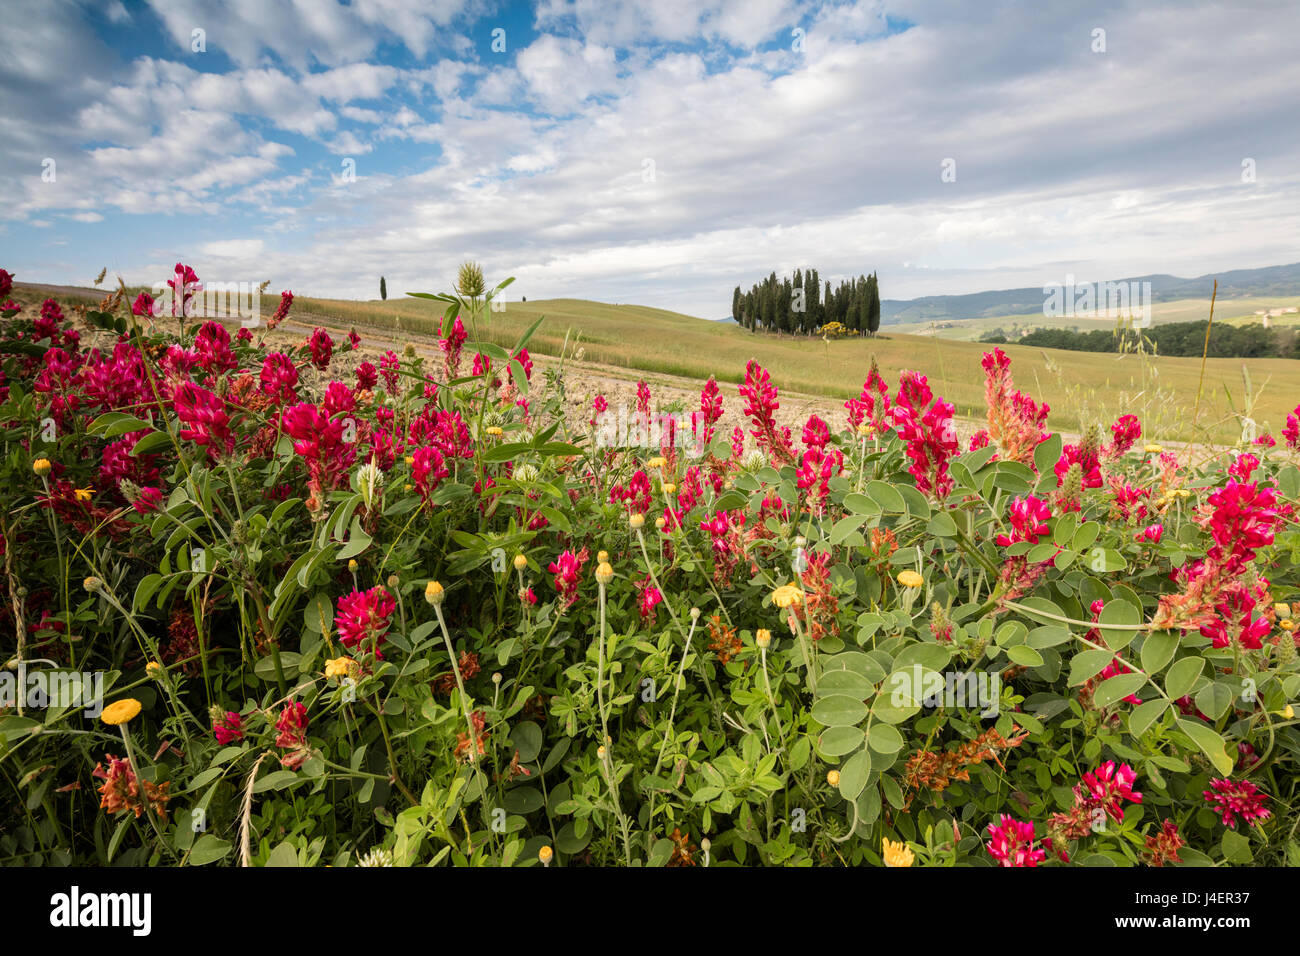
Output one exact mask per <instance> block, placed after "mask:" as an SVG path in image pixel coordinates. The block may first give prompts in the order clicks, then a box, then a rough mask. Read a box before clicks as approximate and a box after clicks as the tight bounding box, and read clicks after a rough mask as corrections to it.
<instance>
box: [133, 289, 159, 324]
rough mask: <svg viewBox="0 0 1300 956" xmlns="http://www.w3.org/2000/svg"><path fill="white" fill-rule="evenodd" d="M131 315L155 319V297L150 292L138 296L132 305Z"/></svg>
mask: <svg viewBox="0 0 1300 956" xmlns="http://www.w3.org/2000/svg"><path fill="white" fill-rule="evenodd" d="M131 314H132V315H139V316H142V317H144V318H149V319H151V318H153V317H154V314H155V313H154V303H153V296H151V295H150V294H149V293H148V292H141V293H140V294H139V295H137V296H136V297H135V301H134V302H132V303H131Z"/></svg>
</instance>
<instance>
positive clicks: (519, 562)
mask: <svg viewBox="0 0 1300 956" xmlns="http://www.w3.org/2000/svg"><path fill="white" fill-rule="evenodd" d="M526 567H528V559H527V558H525V557H524V556H523V555H522V554H516V555H515V570H516V571H522V570H523V569H524V568H526Z"/></svg>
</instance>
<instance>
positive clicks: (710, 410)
mask: <svg viewBox="0 0 1300 956" xmlns="http://www.w3.org/2000/svg"><path fill="white" fill-rule="evenodd" d="M721 418H722V392H721V391H720V390H719V389H718V383H717V381H716V380H715V379H714V378H713V376H712V375H710V376H709V380H708V381H707V382H705V383H704V388H702V389H701V390H700V410H699V412H697V413H695V414H693V415H692V416H691V426H692V431H693V433H694V434H695V437H696V448H698V449H704V448H707V447H708V446H709V444H710V443H711V442H712V441H713V432H714V426H715V425H717V424H718V420H719V419H721ZM700 426H702V428H703V430H702V431H700V430H698V429H699V427H700Z"/></svg>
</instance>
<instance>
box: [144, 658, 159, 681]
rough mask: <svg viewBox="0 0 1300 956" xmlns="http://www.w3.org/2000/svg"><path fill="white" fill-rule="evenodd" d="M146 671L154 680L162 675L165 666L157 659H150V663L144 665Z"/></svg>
mask: <svg viewBox="0 0 1300 956" xmlns="http://www.w3.org/2000/svg"><path fill="white" fill-rule="evenodd" d="M144 672H145V673H146V674H148V675H149V676H150V677H152V678H153V679H154V680H157V679H158V678H159V677H161V676H162V672H163V666H162V665H161V664H159V663H158V662H157V661H150V662H149V663H148V664H145V665H144Z"/></svg>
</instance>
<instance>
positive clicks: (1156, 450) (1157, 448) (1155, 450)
mask: <svg viewBox="0 0 1300 956" xmlns="http://www.w3.org/2000/svg"><path fill="white" fill-rule="evenodd" d="M1164 450H1165V449H1164V447H1163V446H1162V445H1147V447H1146V451H1147V452H1148V453H1149V454H1152V455H1158V454H1160V453H1161V452H1162V451H1164Z"/></svg>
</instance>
